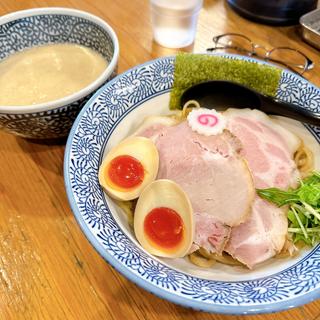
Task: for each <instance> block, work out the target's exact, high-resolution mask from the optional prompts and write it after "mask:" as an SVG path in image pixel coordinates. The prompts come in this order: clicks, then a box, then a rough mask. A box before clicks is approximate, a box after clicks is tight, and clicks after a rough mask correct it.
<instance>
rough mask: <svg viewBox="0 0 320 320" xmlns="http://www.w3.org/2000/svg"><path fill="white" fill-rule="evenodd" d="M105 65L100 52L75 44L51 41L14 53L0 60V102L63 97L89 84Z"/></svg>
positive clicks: (11, 103)
mask: <svg viewBox="0 0 320 320" xmlns="http://www.w3.org/2000/svg"><path fill="white" fill-rule="evenodd" d="M106 67H107V62H106V60H105V59H104V58H103V57H102V55H101V54H99V53H97V52H96V51H94V50H92V49H90V48H87V47H84V46H81V45H77V44H50V45H44V46H39V47H34V48H31V49H26V50H24V51H21V52H18V53H14V54H12V55H11V56H9V57H8V58H6V59H4V60H2V61H1V62H0V105H2V106H23V105H33V104H39V103H44V102H48V101H53V100H56V99H60V98H63V97H65V96H68V95H70V94H72V93H75V92H77V91H79V90H81V89H83V88H85V87H86V86H88V85H89V84H90V83H91V82H93V81H94V80H96V79H97V78H98V77H99V76H100V75H101V74H102V72H103V71H104V70H105V69H106Z"/></svg>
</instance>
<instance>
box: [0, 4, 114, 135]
mask: <svg viewBox="0 0 320 320" xmlns="http://www.w3.org/2000/svg"><path fill="white" fill-rule="evenodd" d="M50 43H75V44H80V45H84V46H86V47H90V48H92V49H94V50H96V51H98V52H99V53H100V54H101V55H102V56H103V57H104V58H105V59H106V60H107V62H108V66H107V68H106V69H105V70H104V72H103V73H102V74H101V76H100V77H99V78H98V79H96V80H95V81H94V82H92V83H91V84H90V85H89V86H87V87H86V88H84V89H82V90H80V91H79V92H76V93H74V94H72V95H69V96H67V97H64V98H62V99H59V100H55V101H51V102H47V103H42V104H37V105H32V106H31V105H30V106H0V129H4V130H6V131H8V132H10V133H13V134H16V135H19V136H22V137H27V138H34V139H47V138H58V137H65V136H67V135H68V133H69V131H70V128H71V126H72V124H73V121H74V119H75V118H76V116H77V115H78V113H79V111H80V110H81V108H82V107H83V106H84V104H85V103H86V102H87V101H88V100H89V98H90V97H91V96H92V94H93V93H94V92H95V91H96V90H97V89H98V88H99V87H100V86H102V85H103V84H104V83H106V82H107V81H108V80H110V79H111V78H112V77H114V75H115V74H116V69H117V61H118V56H119V44H118V39H117V36H116V34H115V33H114V31H113V30H112V28H111V27H110V26H109V25H108V24H107V23H106V22H105V21H103V20H102V19H100V18H98V17H96V16H94V15H92V14H89V13H86V12H83V11H78V10H74V9H67V8H41V9H31V10H24V11H18V12H14V13H11V14H8V15H6V16H3V17H1V18H0V59H4V58H6V57H8V56H9V55H10V54H12V53H15V52H17V51H22V50H24V49H27V48H30V47H34V46H39V45H45V44H50Z"/></svg>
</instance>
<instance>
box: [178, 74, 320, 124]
mask: <svg viewBox="0 0 320 320" xmlns="http://www.w3.org/2000/svg"><path fill="white" fill-rule="evenodd" d="M189 100H196V101H197V102H198V103H199V104H200V106H201V107H202V108H208V109H213V108H214V109H222V108H223V109H225V108H238V109H239V108H240V109H242V108H251V109H259V110H261V111H263V112H265V113H268V114H274V115H280V116H285V117H288V118H292V119H295V120H298V121H301V122H305V123H308V124H313V125H316V126H320V113H316V112H313V111H310V110H307V109H304V108H302V107H299V106H297V105H294V104H291V103H285V102H282V101H280V100H278V99H276V98H273V97H269V96H266V95H263V94H261V93H259V92H257V91H255V90H253V89H250V88H248V87H245V86H243V85H241V84H238V83H235V82H231V81H218V80H212V81H206V82H202V83H199V84H196V85H194V86H192V87H190V88H188V89H187V90H186V91H185V92H184V93H183V94H182V96H181V105H184V104H185V103H186V102H187V101H189Z"/></svg>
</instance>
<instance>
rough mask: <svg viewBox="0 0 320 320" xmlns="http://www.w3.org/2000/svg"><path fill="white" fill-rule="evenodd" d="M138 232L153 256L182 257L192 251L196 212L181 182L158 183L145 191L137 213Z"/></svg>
mask: <svg viewBox="0 0 320 320" xmlns="http://www.w3.org/2000/svg"><path fill="white" fill-rule="evenodd" d="M134 232H135V235H136V237H137V239H138V241H139V242H140V244H141V246H142V247H143V248H144V249H145V250H146V251H148V252H149V253H151V254H153V255H156V256H160V257H167V258H179V257H184V256H185V255H186V254H187V253H188V252H189V250H190V247H191V245H192V242H193V238H194V218H193V210H192V206H191V203H190V200H189V198H188V196H187V195H186V193H185V192H184V191H183V190H182V188H181V187H180V186H179V185H178V184H177V183H175V182H173V181H171V180H166V179H161V180H156V181H154V182H152V183H151V184H149V185H148V186H147V187H146V188H145V189H144V190H143V191H142V193H141V195H140V197H139V199H138V202H137V205H136V208H135V212H134Z"/></svg>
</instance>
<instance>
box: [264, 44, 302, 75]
mask: <svg viewBox="0 0 320 320" xmlns="http://www.w3.org/2000/svg"><path fill="white" fill-rule="evenodd" d="M267 57H268V58H269V60H271V61H276V62H282V63H283V64H284V65H286V66H288V67H290V68H291V69H293V70H294V71H296V72H299V73H301V72H303V71H304V69H306V68H307V65H308V61H307V58H306V57H305V56H304V55H303V54H302V53H301V52H299V51H297V50H295V49H291V48H274V49H272V50H271V51H269V53H268V55H267Z"/></svg>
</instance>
